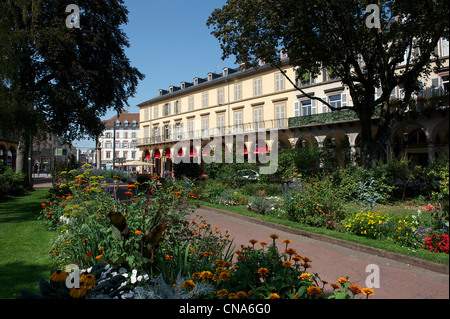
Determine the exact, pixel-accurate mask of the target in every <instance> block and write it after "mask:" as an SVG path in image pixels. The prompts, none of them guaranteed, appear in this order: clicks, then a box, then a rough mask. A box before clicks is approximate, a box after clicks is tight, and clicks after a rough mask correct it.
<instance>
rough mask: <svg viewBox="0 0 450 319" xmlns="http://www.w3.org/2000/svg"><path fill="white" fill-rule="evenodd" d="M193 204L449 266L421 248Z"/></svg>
mask: <svg viewBox="0 0 450 319" xmlns="http://www.w3.org/2000/svg"><path fill="white" fill-rule="evenodd" d="M193 203H195V204H199V205H203V206H208V207H213V208H218V209H222V210H227V211H230V212H233V213H236V214H240V215H244V216H248V217H253V218H257V219H260V220H263V221H266V222H271V223H275V224H279V225H283V226H287V227H291V228H294V229H300V230H303V231H307V232H310V233H315V234H321V235H326V236H329V237H333V238H338V239H342V240H346V241H349V242H354V243H357V244H361V245H366V246H369V247H373V248H378V249H382V250H385V251H389V252H393V253H397V254H402V255H406V256H411V257H415V258H419V259H423V260H427V261H431V262H434V263H438V264H444V265H449V256H448V255H447V254H443V253H441V254H438V253H434V252H430V251H428V250H426V249H423V248H420V249H416V250H412V249H410V248H407V247H402V246H400V245H398V244H395V243H393V242H389V241H381V240H376V239H369V238H365V237H362V236H356V235H354V234H350V233H345V232H344V233H340V232H336V231H333V230H330V229H324V228H317V227H312V226H308V225H302V224H299V223H295V222H292V221H288V220H285V219H281V218H277V217H274V216H270V215H269V216H263V215H259V214H256V213H253V212H250V211H248V210H247V208H246V207H245V206H224V205H217V204H212V203H208V202H205V201H200V200H197V201H195V202H193ZM383 210H384V211H385V212H387V211H388V208H386V207H385V208H384V209H383ZM375 211H379V210H377V209H375ZM401 211H402V212H403V211H409V212H413V209H412V210H410V209H408V208H405V209H403V208H398V209H397V210H396V212H397V213H400V212H401ZM416 211H417V210H416Z"/></svg>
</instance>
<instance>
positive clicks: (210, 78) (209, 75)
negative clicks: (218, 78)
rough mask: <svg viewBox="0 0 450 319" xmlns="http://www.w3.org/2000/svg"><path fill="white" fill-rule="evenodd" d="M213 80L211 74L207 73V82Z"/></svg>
mask: <svg viewBox="0 0 450 319" xmlns="http://www.w3.org/2000/svg"><path fill="white" fill-rule="evenodd" d="M212 79H213V76H212V73H208V81H211V80H212Z"/></svg>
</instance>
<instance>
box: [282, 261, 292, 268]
mask: <svg viewBox="0 0 450 319" xmlns="http://www.w3.org/2000/svg"><path fill="white" fill-rule="evenodd" d="M283 266H286V267H291V266H292V262H291V261H283Z"/></svg>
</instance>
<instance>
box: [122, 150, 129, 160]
mask: <svg viewBox="0 0 450 319" xmlns="http://www.w3.org/2000/svg"><path fill="white" fill-rule="evenodd" d="M123 158H125V159H127V158H128V152H127V151H125V152H123Z"/></svg>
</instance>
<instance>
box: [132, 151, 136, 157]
mask: <svg viewBox="0 0 450 319" xmlns="http://www.w3.org/2000/svg"><path fill="white" fill-rule="evenodd" d="M131 159H136V152H135V151H133V152H131Z"/></svg>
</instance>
